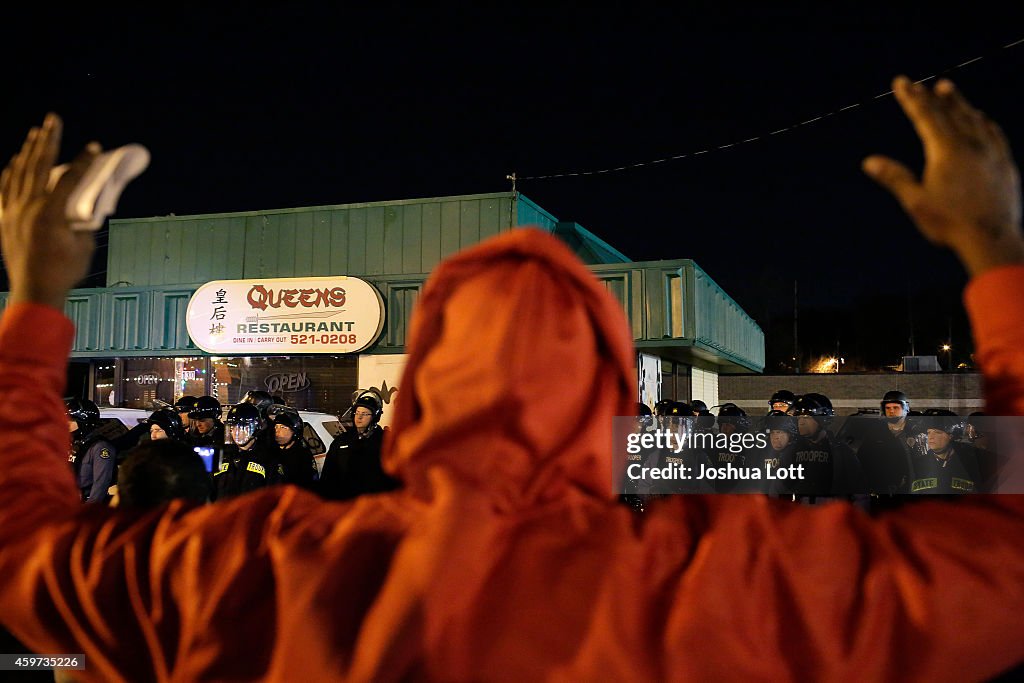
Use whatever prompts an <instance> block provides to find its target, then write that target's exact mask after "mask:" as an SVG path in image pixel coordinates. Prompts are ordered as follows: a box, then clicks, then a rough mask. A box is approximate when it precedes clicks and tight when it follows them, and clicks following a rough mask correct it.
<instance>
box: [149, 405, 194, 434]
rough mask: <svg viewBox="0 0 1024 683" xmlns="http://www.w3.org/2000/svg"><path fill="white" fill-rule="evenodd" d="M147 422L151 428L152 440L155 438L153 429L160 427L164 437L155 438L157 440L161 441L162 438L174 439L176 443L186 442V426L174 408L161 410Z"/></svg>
mask: <svg viewBox="0 0 1024 683" xmlns="http://www.w3.org/2000/svg"><path fill="white" fill-rule="evenodd" d="M146 422H147V424H149V426H150V430H151V431H150V438H154V437H153V436H152V428H153V427H159V428H160V429H161V430H162V431H163V433H164V435H163V436H157V437H155V440H159V439H161V438H167V439H172V440H174V441H184V440H185V425H184V423H183V422H182V421H181V416H180V415H179V414H178V413H177V412H176V410H175V409H174V408H161V409H160V410H157V411H156V412H154V413H153V414H152V415H150V416H149V419H148V420H146Z"/></svg>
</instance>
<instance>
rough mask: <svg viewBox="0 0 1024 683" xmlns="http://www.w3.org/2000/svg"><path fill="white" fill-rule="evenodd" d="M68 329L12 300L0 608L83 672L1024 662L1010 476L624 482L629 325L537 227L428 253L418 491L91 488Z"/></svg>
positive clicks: (293, 674)
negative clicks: (76, 657) (888, 488)
mask: <svg viewBox="0 0 1024 683" xmlns="http://www.w3.org/2000/svg"><path fill="white" fill-rule="evenodd" d="M1021 292H1024V267H1022V268H1006V269H1001V270H999V271H994V272H992V273H989V274H986V275H984V276H982V277H980V278H978V279H977V280H976V281H975V282H974V283H972V285H971V287H970V289H969V291H968V293H967V302H968V306H969V307H970V308H971V311H972V314H973V315H974V316H975V319H974V324H975V329H976V331H977V333H978V341H977V345H978V351H979V358H981V359H982V362H983V363H984V364H985V369H986V374H987V377H988V379H989V380H990V382H991V389H992V391H993V392H994V393H993V395H995V396H998V397H1000V400H1001V402H1002V407H1003V408H1004V410H1003V412H1007V413H1012V414H1024V351H1022V350H1021V345H1020V343H1019V337H1020V330H1022V329H1024V297H1021V296H1020V293H1021ZM995 316H998V317H999V320H1000V321H1001V322H999V323H995V322H993V321H994V318H995ZM1002 321H1009V322H1007V323H1005V324H1004V323H1003V322H1002ZM72 332H73V330H72V327H71V324H70V322H69V321H68V320H67V319H66V318H64V317H63V316H62V315H61V314H59V313H58V312H57V311H55V310H51V309H48V308H45V307H41V306H30V305H19V306H14V307H12V308H11V309H10V310H8V311H7V312H6V313H5V315H4V317H3V320H2V323H0V500H3V501H4V504H3V505H2V506H0V577H2V578H0V622H2V623H3V624H4V625H5V626H7V627H8V628H9V629H10V630H11V631H12V632H13V633H14V634H15V635H16V636H18V637H19V638H20V639H21V640H22V641H24V642H25V643H27V644H28V645H29V646H30V647H32V648H34V649H35V650H36V651H37V652H43V653H61V652H84V653H85V655H86V662H87V667H88V668H87V670H86V671H84V672H78V674H76V675H78V677H79V678H80V679H81V680H83V681H84V680H97V681H98V680H104V681H117V680H131V681H139V680H149V679H157V680H182V681H186V680H209V681H219V680H229V679H231V680H242V679H253V678H265V679H268V680H283V681H295V680H318V681H319V680H334V679H339V680H340V679H349V680H375V681H389V680H407V679H421V680H510V681H523V680H538V679H545V680H572V681H576V680H623V679H625V680H664V679H689V680H694V679H695V680H722V679H736V678H743V679H763V680H787V679H790V680H791V679H808V678H809V679H825V680H849V679H857V680H907V679H921V680H968V679H978V678H984V677H986V676H991V675H994V674H996V673H998V672H999V671H1001V670H1003V669H1005V668H1006V667H1008V666H1010V665H1013V664H1014V663H1016V662H1018V661H1020V660H1022V659H1024V640H1022V639H1021V637H1020V633H1019V627H1020V623H1021V621H1020V615H1021V613H1022V609H1024V543H1021V539H1022V534H1024V503H1022V501H1021V500H1020V498H1019V497H1018V496H1005V495H1004V496H967V497H964V498H963V499H962V500H960V501H958V502H956V503H944V502H939V501H935V502H928V503H922V504H919V505H914V506H910V507H907V508H905V509H902V510H899V511H895V512H893V513H891V514H888V515H886V516H883V517H881V518H877V519H871V518H868V517H867V516H865V515H863V514H862V513H861V512H860V511H858V510H856V509H854V508H852V507H850V506H845V505H831V506H824V507H822V508H820V509H817V508H809V507H803V506H795V505H792V504H787V503H785V502H781V501H774V500H769V499H767V498H763V497H752V496H747V497H744V496H736V497H733V496H709V497H688V496H679V497H675V498H673V499H671V500H668V501H667V502H665V504H664V505H660V506H657V507H655V509H653V510H652V511H651V512H650V513H649V514H646V515H644V516H643V517H637V516H635V515H634V514H633V513H632V512H631V511H629V510H628V509H626V508H625V507H623V506H620V505H618V504H617V503H616V502H615V499H614V496H613V495H612V493H611V490H612V486H611V482H612V465H611V463H612V457H611V450H612V440H611V436H612V424H611V418H612V416H614V415H626V414H629V412H630V410H631V408H632V406H633V401H634V400H635V391H636V382H635V378H634V374H633V365H634V361H635V358H634V351H633V347H632V340H631V339H630V338H629V334H628V328H627V326H626V323H625V321H624V317H623V314H622V311H621V309H620V307H619V305H618V304H617V303H616V302H615V301H614V299H613V298H612V297H611V296H609V295H608V294H607V293H606V292H604V291H603V288H602V287H601V285H600V284H599V283H598V282H597V281H596V280H595V279H594V278H593V276H592V275H591V274H590V272H589V271H587V269H586V268H585V267H583V265H582V264H580V263H579V262H578V261H577V260H576V259H575V258H574V257H573V256H572V255H571V254H570V252H569V251H568V250H567V249H566V248H565V247H564V246H562V245H561V244H560V243H558V242H557V240H555V239H554V238H552V237H549V236H546V235H544V234H543V233H540V232H537V231H529V230H520V231H513V232H511V233H508V234H506V235H503V236H501V237H498V238H495V239H493V240H490V241H488V242H485V243H483V244H481V245H480V246H478V247H476V248H474V249H471V250H468V251H466V252H464V253H462V254H459V255H457V256H456V257H454V258H452V259H450V260H449V261H447V262H446V263H444V264H443V265H442V266H440V267H439V268H438V270H437V272H436V273H435V274H434V276H433V277H432V278H431V280H430V282H429V283H428V285H427V287H426V288H425V290H424V292H423V295H422V297H421V298H420V300H419V303H418V310H417V312H416V317H415V322H414V329H413V337H412V340H411V342H410V347H409V353H410V358H409V363H408V366H407V370H406V375H405V377H404V379H403V382H402V393H401V395H400V398H399V399H398V403H397V408H396V409H397V413H396V415H395V420H394V422H393V430H392V434H393V437H392V438H390V439H389V440H388V441H387V443H385V446H384V455H383V460H384V464H385V467H386V468H387V469H388V470H389V471H391V472H393V473H394V474H395V475H396V476H398V477H399V478H400V479H401V480H402V481H403V482H404V484H405V488H404V489H403V490H401V491H397V492H395V493H390V494H384V495H379V496H371V497H364V498H361V499H359V500H357V501H355V502H352V503H325V502H322V501H320V500H319V499H317V498H316V497H314V496H312V495H311V494H309V493H307V492H304V491H302V490H299V489H297V488H294V487H284V488H277V489H271V490H266V491H262V492H258V493H253V494H250V495H247V496H244V497H241V498H238V499H236V500H233V501H231V502H227V503H223V504H217V505H213V506H207V507H203V508H189V507H186V506H184V505H182V504H180V503H174V504H171V505H170V506H169V507H164V508H161V509H158V510H154V511H150V512H142V513H132V512H131V511H129V510H116V511H115V510H109V509H97V508H95V507H83V506H81V505H80V504H79V503H78V502H77V497H76V491H75V488H74V483H73V481H72V477H71V475H70V473H68V472H67V468H66V465H65V464H64V462H63V461H64V453H65V451H66V440H67V432H66V429H65V426H64V419H63V414H64V413H63V407H62V403H61V400H60V395H61V389H62V386H63V372H64V364H65V362H66V358H67V353H68V349H69V347H70V341H71V336H72ZM986 335H988V336H986ZM990 368H996V370H992V371H990ZM992 412H995V411H992Z"/></svg>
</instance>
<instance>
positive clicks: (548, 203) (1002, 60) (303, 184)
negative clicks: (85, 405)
mask: <svg viewBox="0 0 1024 683" xmlns="http://www.w3.org/2000/svg"><path fill="white" fill-rule="evenodd" d="M972 7H974V5H972ZM140 11H141V12H146V14H140V13H139V12H140ZM1008 12H1009V10H1003V11H1002V13H1001V14H1000V13H993V12H991V11H988V10H983V9H982V8H981V7H980V6H978V7H977V9H972V10H966V11H961V12H960V13H959V14H957V15H950V14H940V15H935V14H933V13H932V12H930V11H928V10H927V9H918V10H903V11H900V12H894V11H892V10H885V11H881V12H875V11H871V10H865V9H860V10H857V11H855V10H853V9H848V10H845V11H839V12H837V11H836V10H832V9H826V8H822V9H820V10H817V11H807V10H801V11H797V10H778V9H772V10H767V9H761V10H756V11H754V10H750V9H742V10H740V9H724V8H723V7H721V6H718V7H715V8H714V9H713V10H711V9H707V10H689V11H688V12H680V11H674V12H671V13H670V12H668V11H664V10H663V11H660V12H655V11H650V10H645V11H643V12H640V11H639V10H636V11H633V12H630V13H625V12H623V11H619V10H588V11H583V10H577V9H572V10H555V11H552V10H543V11H541V10H528V9H522V8H518V7H515V6H512V5H508V6H505V7H503V8H502V9H500V10H497V9H491V10H486V11H485V10H478V9H461V10H459V11H428V10H424V9H414V10H410V9H405V8H402V9H398V8H392V9H374V10H372V11H371V10H363V11H358V12H357V11H347V10H345V11H342V10H327V9H322V8H321V9H304V10H303V9H295V8H294V7H293V8H289V9H287V10H285V9H275V10H265V9H254V8H251V7H247V6H244V5H242V4H234V5H223V6H222V7H221V8H219V9H217V10H211V9H199V8H193V9H180V8H176V9H175V10H173V11H172V10H167V11H166V12H163V13H160V12H159V11H158V10H154V9H146V10H132V11H122V12H118V13H110V14H104V13H102V12H100V13H97V12H96V11H95V10H93V9H90V10H89V11H88V12H82V13H81V14H67V13H65V12H64V11H63V10H62V11H59V12H58V11H56V10H50V11H49V12H47V13H46V14H39V13H34V12H33V13H23V14H17V13H15V14H13V15H10V16H9V17H8V18H7V20H6V21H5V24H6V25H5V28H6V29H7V30H6V31H5V34H6V35H5V38H4V46H5V49H4V54H5V55H6V57H7V59H8V60H9V62H10V64H9V65H8V68H6V69H5V70H4V71H5V78H4V103H3V107H2V108H0V120H2V125H0V151H3V150H6V152H4V153H5V154H7V155H10V154H13V153H14V151H15V150H16V148H17V146H18V144H19V143H20V140H21V139H22V137H23V135H24V132H25V131H26V130H27V128H28V127H29V126H30V125H32V124H34V123H35V122H37V121H38V120H40V119H41V118H42V116H43V114H44V113H45V112H46V111H48V110H54V111H57V112H58V113H60V114H61V115H62V116H63V117H64V118H65V121H66V127H67V133H66V148H65V149H66V155H69V154H70V149H71V148H75V149H77V148H80V147H81V146H82V145H83V144H84V143H85V142H87V141H88V140H89V139H92V138H95V139H97V140H99V141H100V142H101V143H103V144H104V145H105V146H115V145H119V144H124V143H127V142H140V143H142V144H145V145H146V146H147V147H149V149H150V150H151V152H152V154H153V162H152V165H151V167H150V169H149V170H148V171H147V172H146V173H145V174H144V175H143V176H142V177H141V178H140V179H139V180H137V181H136V182H135V183H134V184H133V185H132V186H131V187H130V188H129V190H128V191H127V192H126V194H125V195H124V196H123V198H122V201H121V204H120V208H119V212H118V216H119V217H141V216H155V215H166V214H169V213H175V214H177V215H184V214H193V213H213V212H227V211H250V210H257V209H274V208H285V207H296V206H311V205H324V204H342V203H348V202H364V201H378V200H387V199H405V198H414V197H429V196H440V195H456V194H470V193H478V192H498V191H505V190H508V189H510V184H509V183H508V182H507V181H506V180H505V176H506V174H508V173H510V172H513V171H514V172H516V173H517V174H518V175H519V176H520V177H527V176H535V175H546V174H551V173H561V172H572V171H585V170H599V169H603V168H610V167H616V166H621V165H625V164H633V163H638V162H643V161H649V160H654V159H659V158H664V157H668V156H672V155H678V154H684V153H693V152H697V151H700V150H704V149H712V150H713V151H712V152H709V153H707V154H703V155H697V156H689V157H687V158H685V159H681V160H676V161H670V162H665V163H660V164H653V165H649V166H644V167H640V168H637V169H634V170H630V171H627V172H618V173H608V174H601V175H596V176H583V177H569V178H558V179H547V180H522V181H521V182H520V183H519V190H520V191H521V192H522V193H523V194H524V195H526V196H527V197H529V198H530V199H532V200H534V201H535V202H537V203H538V204H539V205H540V206H542V207H544V208H545V209H547V210H548V211H550V212H552V213H553V214H554V215H556V216H557V217H558V218H560V219H562V220H573V221H576V222H578V223H580V224H581V225H583V226H584V227H586V228H587V229H589V230H590V231H592V232H594V233H595V234H597V235H598V236H600V237H602V238H603V239H605V240H607V241H608V242H609V243H611V244H612V245H614V246H616V247H617V248H619V249H620V250H621V251H623V252H624V253H625V254H626V255H627V256H629V257H631V258H633V259H636V260H654V259H672V258H693V259H695V260H696V261H697V263H698V264H699V265H700V266H701V267H702V268H704V269H705V270H706V271H707V272H708V273H709V274H710V275H711V276H712V277H713V278H714V279H715V280H716V281H717V282H718V283H719V284H720V285H722V287H723V288H725V290H726V291H727V292H729V293H730V294H731V295H732V296H733V297H734V298H735V299H736V301H737V302H738V303H739V304H740V305H741V306H742V307H743V308H744V309H745V310H746V311H747V312H748V313H750V314H751V315H752V316H753V317H754V318H755V319H756V320H757V322H758V323H759V324H760V325H761V326H762V327H763V328H764V329H765V331H766V333H767V340H768V357H769V370H779V369H781V365H779V363H780V361H781V359H784V358H785V357H788V355H789V354H790V352H791V350H792V319H791V316H792V309H793V281H794V279H796V280H798V281H799V283H800V284H799V287H800V298H799V304H800V318H801V321H802V327H801V331H800V335H801V338H802V340H803V341H802V346H803V347H804V348H803V351H804V353H805V354H806V355H807V357H808V358H810V357H812V356H814V355H815V354H818V353H825V352H827V351H829V350H834V348H835V346H836V343H837V342H838V343H839V345H840V346H839V348H840V351H841V353H843V354H844V355H849V356H851V361H853V362H854V363H861V365H862V366H863V367H875V366H877V365H879V364H881V363H885V362H896V360H897V359H898V357H899V356H900V355H902V354H903V353H904V352H905V351H906V350H907V348H906V347H907V346H908V329H909V324H908V318H909V316H910V315H911V314H912V315H913V317H914V320H915V326H916V328H915V342H916V345H917V347H919V348H917V349H916V351H917V353H932V352H934V349H935V347H936V345H937V344H938V343H940V342H941V341H944V340H945V338H946V337H947V336H948V335H949V331H950V329H952V335H953V341H954V347H955V348H956V349H957V351H958V352H959V351H960V350H961V349H963V353H962V357H963V359H964V360H968V359H967V356H966V353H967V350H968V349H967V346H968V345H967V338H966V332H967V331H966V326H965V325H964V323H963V319H962V312H961V311H960V301H959V291H960V289H961V288H962V286H963V283H964V276H963V274H962V271H961V270H960V268H959V266H958V265H957V264H956V261H955V260H954V259H953V258H952V257H951V256H950V255H948V254H944V253H942V252H940V251H938V250H935V249H933V248H931V247H929V246H927V245H926V244H925V243H924V241H923V240H922V239H921V238H919V237H917V235H916V233H915V232H914V230H913V228H912V227H911V225H910V224H909V222H908V221H907V220H906V219H905V218H904V217H903V214H902V213H901V212H900V210H899V209H898V207H897V205H896V204H895V202H894V201H893V200H891V199H889V198H888V197H887V196H886V195H885V194H884V192H883V191H882V190H881V189H879V188H877V187H875V186H874V185H873V184H872V183H871V182H870V181H869V180H867V178H866V177H864V176H863V175H862V174H861V172H860V170H859V163H860V160H861V158H863V157H864V156H865V155H866V154H868V153H871V152H883V153H887V154H890V155H892V156H895V157H897V158H900V159H902V160H905V161H908V162H911V163H912V164H914V165H915V166H919V164H920V157H921V153H920V149H919V146H918V143H917V142H916V139H915V137H914V136H913V134H912V131H911V128H910V126H909V124H908V123H907V122H906V121H905V120H904V119H903V117H902V114H901V113H899V110H898V107H897V106H896V103H895V101H894V100H893V99H892V97H883V98H879V99H875V96H876V95H878V94H880V93H883V92H885V91H887V90H888V89H889V82H890V80H891V78H892V76H894V75H896V74H897V73H901V72H903V73H907V74H908V75H910V76H911V77H913V78H922V77H925V76H929V75H933V74H942V73H943V72H946V71H948V70H950V69H952V68H953V67H956V66H957V65H958V64H961V63H963V62H966V61H968V60H972V59H974V58H976V57H983V59H981V60H980V61H976V62H973V63H971V64H968V65H966V66H964V67H962V68H959V69H955V70H953V71H952V72H950V73H949V75H950V77H952V78H953V79H954V81H955V82H956V83H957V84H958V85H959V86H960V88H961V89H962V90H963V91H964V92H965V93H966V94H967V95H968V97H969V98H971V99H972V100H973V101H974V102H975V103H976V104H978V105H979V106H981V107H982V108H983V109H985V110H986V111H987V112H989V113H990V114H991V115H992V116H993V117H994V118H995V119H996V120H997V121H999V122H1000V124H1002V126H1003V128H1004V130H1005V131H1006V133H1007V135H1008V136H1009V137H1010V139H1011V142H1013V144H1014V148H1015V152H1016V157H1017V158H1018V159H1020V158H1024V91H1022V85H1024V79H1022V78H1021V76H1020V74H1021V68H1022V67H1024V43H1022V44H1020V45H1018V46H1016V47H1012V48H1008V49H1004V47H1003V46H1005V45H1007V44H1010V43H1013V42H1015V41H1017V40H1020V39H1022V38H1024V20H1022V17H1021V16H1020V15H1019V14H1017V15H1010V14H1008ZM54 23H56V25H52V24H54ZM19 24H20V25H19ZM12 64H13V66H12ZM858 103H859V104H860V106H858V107H855V108H853V109H849V110H846V111H842V112H839V113H836V114H835V115H832V116H826V117H825V118H823V119H822V120H819V121H815V122H813V123H809V124H806V125H802V126H797V127H796V128H795V129H794V130H790V131H788V132H784V133H779V134H776V135H768V134H769V133H772V132H773V131H777V130H779V129H783V128H787V127H790V126H794V124H800V123H801V122H804V121H808V120H811V119H814V118H816V117H818V116H822V115H825V114H829V113H830V112H836V111H837V110H839V109H841V108H843V107H847V106H849V105H854V104H858ZM87 136H88V137H87ZM754 137H759V138H760V139H759V140H756V141H754V142H749V143H746V144H741V145H738V146H735V147H730V148H727V149H724V150H717V149H716V148H718V147H719V146H721V145H728V144H730V143H737V142H740V141H743V140H747V139H749V138H754ZM102 241H105V238H101V242H102ZM101 258H102V253H101ZM100 263H102V262H100ZM101 269H102V266H101V265H99V266H97V269H96V270H97V274H96V275H95V277H94V278H93V280H92V284H103V281H104V280H103V275H102V273H99V272H98V271H99V270H101ZM805 328H806V329H805ZM853 359H857V360H855V361H854V360H853ZM890 359H891V360H890Z"/></svg>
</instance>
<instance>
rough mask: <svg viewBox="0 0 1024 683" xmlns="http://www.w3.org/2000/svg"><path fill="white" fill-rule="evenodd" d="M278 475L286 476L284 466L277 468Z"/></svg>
mask: <svg viewBox="0 0 1024 683" xmlns="http://www.w3.org/2000/svg"><path fill="white" fill-rule="evenodd" d="M277 474H278V475H279V476H282V477H283V476H284V465H278V466H277Z"/></svg>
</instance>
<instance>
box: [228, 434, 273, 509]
mask: <svg viewBox="0 0 1024 683" xmlns="http://www.w3.org/2000/svg"><path fill="white" fill-rule="evenodd" d="M283 478H284V469H283V467H282V466H281V464H280V463H279V462H278V460H277V455H276V453H274V452H272V451H270V450H269V449H267V448H265V447H263V446H261V445H260V444H259V443H258V442H257V444H256V445H255V446H253V447H252V448H251V449H249V450H247V451H246V450H242V449H241V448H239V447H238V446H236V445H234V444H228V445H226V446H224V457H223V458H222V459H221V465H220V468H219V469H218V470H217V471H216V472H214V473H213V495H212V500H224V499H227V498H233V497H235V496H240V495H242V494H243V493H248V492H250V491H255V490H256V489H260V488H263V487H265V486H273V485H274V484H280V483H281V481H282V479H283Z"/></svg>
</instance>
